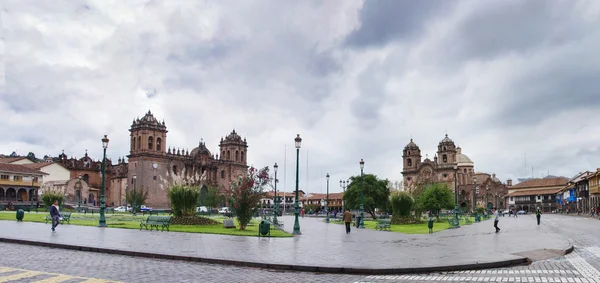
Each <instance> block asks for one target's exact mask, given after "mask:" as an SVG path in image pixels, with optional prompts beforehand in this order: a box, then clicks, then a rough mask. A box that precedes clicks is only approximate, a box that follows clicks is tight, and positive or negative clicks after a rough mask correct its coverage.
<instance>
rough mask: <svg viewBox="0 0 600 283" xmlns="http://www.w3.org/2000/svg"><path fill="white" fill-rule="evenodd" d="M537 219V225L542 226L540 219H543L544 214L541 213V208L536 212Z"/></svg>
mask: <svg viewBox="0 0 600 283" xmlns="http://www.w3.org/2000/svg"><path fill="white" fill-rule="evenodd" d="M535 218H537V223H538V225H540V218H542V212H541V211H540V208H539V207H538V208H537V209H536V210H535Z"/></svg>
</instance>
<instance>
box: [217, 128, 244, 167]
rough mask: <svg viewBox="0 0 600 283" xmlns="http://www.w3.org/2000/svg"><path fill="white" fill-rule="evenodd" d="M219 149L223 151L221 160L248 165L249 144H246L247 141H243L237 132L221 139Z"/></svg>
mask: <svg viewBox="0 0 600 283" xmlns="http://www.w3.org/2000/svg"><path fill="white" fill-rule="evenodd" d="M219 149H220V151H221V156H220V159H221V160H226V161H232V162H233V163H235V164H238V165H246V158H247V152H248V144H247V143H246V139H243V140H242V137H240V135H238V134H237V133H236V132H235V130H233V131H232V132H231V134H229V135H227V137H225V139H223V138H221V142H220V143H219Z"/></svg>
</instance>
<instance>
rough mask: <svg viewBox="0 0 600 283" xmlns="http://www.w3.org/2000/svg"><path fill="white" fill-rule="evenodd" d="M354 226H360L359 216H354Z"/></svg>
mask: <svg viewBox="0 0 600 283" xmlns="http://www.w3.org/2000/svg"><path fill="white" fill-rule="evenodd" d="M356 228H360V216H356Z"/></svg>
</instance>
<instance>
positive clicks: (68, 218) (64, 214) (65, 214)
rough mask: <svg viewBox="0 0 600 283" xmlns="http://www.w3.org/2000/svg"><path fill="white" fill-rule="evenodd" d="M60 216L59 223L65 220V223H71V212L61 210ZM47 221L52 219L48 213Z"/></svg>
mask: <svg viewBox="0 0 600 283" xmlns="http://www.w3.org/2000/svg"><path fill="white" fill-rule="evenodd" d="M60 216H61V217H62V220H61V221H60V224H63V222H65V221H66V222H67V224H71V212H61V213H60ZM48 221H52V216H50V215H49V214H48V215H46V224H48Z"/></svg>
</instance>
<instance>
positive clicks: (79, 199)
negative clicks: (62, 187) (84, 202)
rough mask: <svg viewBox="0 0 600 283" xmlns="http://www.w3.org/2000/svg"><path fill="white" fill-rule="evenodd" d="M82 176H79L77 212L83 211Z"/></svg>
mask: <svg viewBox="0 0 600 283" xmlns="http://www.w3.org/2000/svg"><path fill="white" fill-rule="evenodd" d="M81 187H82V186H81V174H79V176H77V212H80V211H81Z"/></svg>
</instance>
